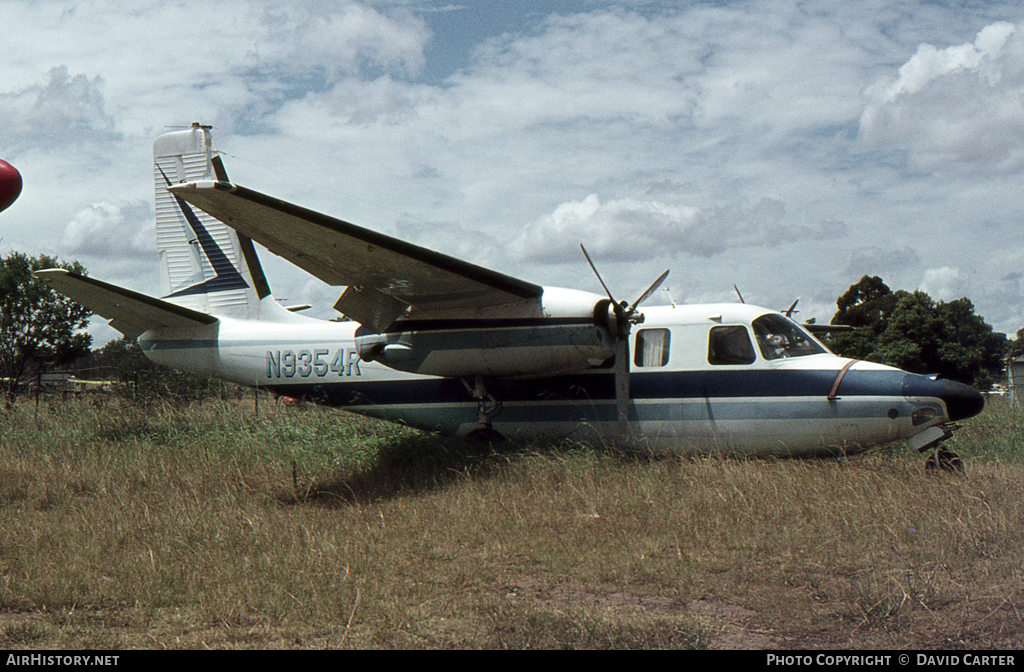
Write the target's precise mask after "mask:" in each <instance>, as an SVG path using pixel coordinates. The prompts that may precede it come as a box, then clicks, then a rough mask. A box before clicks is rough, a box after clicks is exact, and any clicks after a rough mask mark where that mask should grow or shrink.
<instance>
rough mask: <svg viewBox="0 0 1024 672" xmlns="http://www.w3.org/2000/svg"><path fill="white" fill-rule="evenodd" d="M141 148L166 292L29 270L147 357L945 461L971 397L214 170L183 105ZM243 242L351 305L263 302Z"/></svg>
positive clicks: (503, 411)
mask: <svg viewBox="0 0 1024 672" xmlns="http://www.w3.org/2000/svg"><path fill="white" fill-rule="evenodd" d="M154 160H155V165H154V168H153V173H154V179H155V181H156V228H157V245H158V250H159V257H160V273H161V295H162V298H159V299H157V298H152V297H150V296H146V295H143V294H139V293H137V292H133V291H130V290H127V289H123V288H120V287H116V286H113V285H110V284H107V283H104V282H100V281H98V280H94V279H92V278H88V277H82V276H79V275H76V274H74V273H71V272H69V271H66V270H61V269H50V270H45V271H40V272H39V275H41V276H42V277H44V278H45V279H46V280H47V281H48V282H49V283H50V285H51V286H52V287H54V288H55V289H57V290H58V291H60V292H63V293H64V294H66V295H68V296H69V297H71V298H73V299H75V300H77V301H79V302H80V303H82V304H84V305H85V306H87V307H88V308H90V309H91V310H93V311H94V312H96V313H98V314H99V315H101V316H103V317H105V318H107V319H109V320H110V324H111V325H112V326H113V327H114V328H115V329H118V330H119V331H121V332H122V333H124V334H125V335H126V336H128V337H130V338H137V339H138V342H139V344H140V346H141V347H142V350H143V352H145V353H146V355H147V356H148V357H150V358H151V359H152V360H154V361H156V362H159V363H161V364H166V365H168V366H172V367H176V368H179V369H184V370H188V371H193V372H196V373H200V374H209V375H214V376H217V377H220V378H223V379H226V380H229V381H233V382H235V383H238V384H241V385H248V386H256V387H258V388H263V389H269V390H272V391H273V392H275V393H278V394H281V395H287V396H290V397H298V398H302V399H307V400H311V401H316V402H320V403H323V404H328V405H333V406H342V407H345V408H347V409H348V410H350V411H353V412H356V413H361V414H364V415H368V416H373V417H377V418H384V419H388V420H393V421H398V422H403V423H406V424H408V425H411V426H413V427H418V428H422V429H424V430H428V431H441V432H448V433H455V434H463V435H474V436H481V435H482V436H483V437H485V438H492V439H493V438H496V437H497V436H499V435H500V436H505V437H510V438H537V437H543V438H558V437H568V436H571V437H576V438H579V439H583V440H588V441H598V442H605V441H608V442H616V443H618V442H620V441H625V442H628V443H629V444H631V445H635V446H638V447H640V448H643V449H649V450H652V451H674V452H685V453H694V452H697V453H730V454H735V453H757V454H777V455H836V454H844V453H850V452H855V451H858V450H863V449H865V448H868V447H871V446H877V445H881V444H886V443H890V442H894V441H898V440H903V439H906V440H907V441H908V443H909V444H910V446H911V447H912V448H915V449H918V450H922V451H924V450H928V449H931V452H932V457H931V458H930V460H932V462H933V463H934V464H939V463H940V462H941V463H942V464H943V465H945V464H948V463H950V462H951V461H952V460H953V457H955V456H953V457H951V454H949V453H948V451H946V450H945V449H944V448H943V442H944V441H945V440H947V439H948V438H949V437H950V436H951V435H952V431H953V429H954V428H955V426H954V425H953V424H952V423H953V422H955V421H957V420H960V419H962V418H967V417H970V416H972V415H975V414H976V413H978V412H979V411H980V410H981V409H982V406H983V403H984V402H983V399H982V396H981V395H980V394H979V393H978V392H976V391H975V390H974V389H972V388H970V387H968V386H966V385H962V384H959V383H955V382H951V381H944V380H936V379H934V378H932V377H928V376H922V375H916V374H912V373H907V372H904V371H901V370H898V369H894V368H891V367H888V366H882V365H879V364H873V363H870V362H863V361H854V360H850V359H845V358H842V357H837V356H835V355H833V354H832V353H830V352H829V351H828V349H827V348H826V347H825V346H823V345H822V344H821V343H820V342H819V341H818V340H817V339H816V338H814V336H812V335H811V333H809V332H808V331H807V330H806V329H805V328H804V327H802V326H801V325H798V324H797V323H796V322H794V321H792V320H791V319H789V318H788V317H786V316H785V315H783V314H782V313H779V312H776V311H771V310H767V309H765V308H758V307H756V306H752V305H750V304H714V305H682V306H660V307H650V308H644V309H643V312H641V311H640V305H641V304H642V302H643V301H644V300H645V299H647V298H649V296H650V295H651V294H652V293H653V292H654V291H655V290H656V289H657V287H658V286H659V285H660V284H661V282H662V280H664V277H665V275H667V272H666V273H665V274H663V275H662V276H661V277H660V278H658V280H656V281H655V282H654V283H653V284H652V285H651V287H650V289H648V290H647V292H645V293H644V294H643V295H642V296H640V297H639V298H638V299H637V300H635V301H634V302H633V303H631V304H630V303H627V302H626V301H622V302H619V301H616V300H615V298H613V297H612V293H611V292H610V291H608V289H607V287H605V295H604V296H602V295H600V294H593V293H589V292H583V291H578V290H573V289H562V288H557V287H542V286H540V285H535V284H533V283H530V282H526V281H524V280H520V279H518V278H513V277H510V276H508V275H504V274H501V273H498V272H495V271H493V270H490V269H487V268H482V267H480V266H476V265H473V264H470V263H467V262H465V261H461V260H459V259H455V258H452V257H449V256H446V255H444V254H440V253H438V252H434V251H431V250H428V249H425V248H422V247H419V246H417V245H412V244H410V243H407V242H404V241H401V240H396V239H395V238H392V237H389V236H386V235H383V234H380V233H377V232H375V231H370V230H368V229H364V228H361V227H358V226H355V225H353V224H350V223H348V222H344V221H341V220H338V219H334V218H332V217H328V216H326V215H322V214H319V213H316V212H313V211H310V210H307V209H305V208H301V207H299V206H297V205H293V204H291V203H286V202H284V201H281V200H278V199H275V198H272V197H270V196H266V195H264V194H261V193H258V192H256V191H253V190H251V189H247V188H245V187H242V186H239V185H236V184H233V183H232V182H230V181H229V180H228V176H227V174H226V172H225V170H224V166H223V163H222V162H221V160H220V157H219V156H217V155H216V153H215V152H214V151H213V149H212V143H211V138H210V133H209V129H208V127H203V126H199V125H198V124H195V125H193V127H192V128H190V129H188V130H184V131H176V132H172V133H168V134H166V135H163V136H161V137H160V138H158V139H157V141H156V143H155V144H154ZM253 241H256V242H258V243H260V244H261V245H264V246H266V247H267V248H268V249H269V250H271V251H272V252H274V253H276V254H278V255H280V256H282V257H284V258H285V259H287V260H289V261H291V262H292V263H294V264H296V265H298V266H299V267H301V268H303V269H305V270H306V271H308V272H310V273H312V274H313V275H315V276H316V277H318V278H320V279H321V280H323V281H325V282H327V283H328V284H330V285H335V286H339V287H340V286H345V287H346V289H345V290H344V293H343V294H342V295H341V298H340V299H339V300H338V302H337V304H336V306H335V308H336V309H337V310H339V311H340V312H342V313H344V314H345V315H346V316H348V317H349V318H351V321H348V322H328V321H323V320H317V319H313V318H309V317H306V316H303V315H300V314H297V312H295V311H293V310H289V309H287V308H284V307H282V306H281V305H279V304H278V303H277V302H276V301H275V299H274V297H273V295H272V294H271V291H270V287H269V285H268V283H267V279H266V277H265V276H264V274H263V270H262V268H261V266H260V262H259V260H258V259H257V256H256V251H255V249H254V246H253ZM583 254H584V255H585V258H586V260H587V261H588V263H590V264H591V266H593V263H592V262H591V260H590V257H589V255H586V250H583ZM594 271H595V273H596V271H597V269H596V267H595V268H594ZM598 279H599V280H600V275H598ZM601 285H602V286H604V282H603V281H601Z"/></svg>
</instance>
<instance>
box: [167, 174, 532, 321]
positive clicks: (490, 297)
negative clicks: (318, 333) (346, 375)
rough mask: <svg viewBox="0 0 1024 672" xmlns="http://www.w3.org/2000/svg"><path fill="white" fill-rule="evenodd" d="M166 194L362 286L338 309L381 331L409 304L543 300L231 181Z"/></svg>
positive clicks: (462, 306) (305, 264)
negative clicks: (172, 195)
mask: <svg viewBox="0 0 1024 672" xmlns="http://www.w3.org/2000/svg"><path fill="white" fill-rule="evenodd" d="M168 191H170V192H171V193H172V194H174V195H175V196H178V197H180V198H182V199H183V200H185V201H188V202H189V203H191V204H192V205H195V206H196V207H198V208H200V209H202V210H204V211H205V212H207V213H208V214H210V215H212V216H213V217H216V218H217V219H219V220H220V221H222V222H224V223H225V224H227V225H228V226H231V227H233V228H234V229H235V230H237V231H238V232H239V233H241V234H244V235H246V236H248V237H249V238H252V239H253V240H255V241H256V242H258V243H260V244H261V245H264V246H266V248H267V249H269V250H270V251H271V252H273V253H275V254H278V255H280V256H282V257H284V258H285V259H287V260H288V261H290V262H292V263H293V264H295V265H297V266H299V267H300V268H302V269H304V270H306V271H308V272H310V273H312V274H313V275H315V276H316V277H318V278H320V279H321V280H323V281H324V282H326V283H328V284H330V285H335V286H341V285H347V286H348V287H349V288H350V290H352V288H356V289H355V290H352V291H347V292H345V294H344V295H343V296H342V298H341V300H339V302H338V305H337V306H336V307H337V308H338V310H340V311H342V312H344V313H346V314H347V315H349V317H352V318H353V319H355V320H357V321H359V322H360V323H362V324H363V325H364V326H368V327H371V328H373V329H374V330H375V331H380V330H382V329H384V328H386V327H387V325H388V324H390V323H391V322H392V321H394V320H395V319H396V318H398V317H399V316H401V315H402V314H403V313H404V312H405V311H406V310H407V308H408V307H410V306H411V307H412V308H413V309H414V310H416V311H418V312H419V314H420V315H421V316H423V315H426V314H430V313H438V312H442V311H448V312H449V313H451V312H452V311H455V312H458V311H477V310H479V309H481V308H488V307H492V306H493V307H496V306H509V305H514V304H530V303H531V302H537V300H538V299H539V297H540V296H541V294H542V293H543V291H544V290H543V288H542V287H540V286H539V285H535V284H533V283H529V282H525V281H523V280H519V279H518V278H513V277H511V276H508V275H504V274H502V273H498V272H497V271H492V270H491V269H488V268H483V267H481V266H476V265H474V264H471V263H469V262H466V261H462V260H461V259H456V258H454V257H449V256H447V255H444V254H441V253H439V252H435V251H433V250H429V249H427V248H424V247H420V246H418V245H413V244H411V243H407V242H405V241H402V240H399V239H397V238H392V237H390V236H386V235H384V234H381V233H377V232H376V231H372V230H370V229H365V228H362V227H360V226H356V225H355V224H350V223H349V222H345V221H342V220H340V219H335V218H333V217H329V216H327V215H323V214H320V213H317V212H314V211H312V210H307V209H305V208H302V207H299V206H297V205H293V204H291V203H286V202H285V201H281V200H278V199H276V198H273V197H270V196H266V195H264V194H261V193H258V192H256V191H253V190H251V189H246V188H245V187H240V186H237V185H234V184H230V183H228V182H214V181H199V182H191V183H187V184H178V185H174V186H172V187H170V188H169V189H168ZM538 305H539V303H538Z"/></svg>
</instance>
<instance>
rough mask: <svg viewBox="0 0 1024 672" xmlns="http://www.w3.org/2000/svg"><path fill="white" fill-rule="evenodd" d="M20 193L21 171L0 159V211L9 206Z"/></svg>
mask: <svg viewBox="0 0 1024 672" xmlns="http://www.w3.org/2000/svg"><path fill="white" fill-rule="evenodd" d="M20 194H21V173H19V172H18V169H17V168H15V167H14V166H12V165H11V164H9V163H7V162H6V161H4V160H3V159H0V212H3V211H4V210H6V209H7V208H9V207H11V204H12V203H14V201H16V200H18V196H19V195H20Z"/></svg>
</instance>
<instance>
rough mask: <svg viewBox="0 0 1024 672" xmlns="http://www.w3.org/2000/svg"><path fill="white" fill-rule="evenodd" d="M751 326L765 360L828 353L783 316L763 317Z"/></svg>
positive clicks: (770, 315) (769, 315)
mask: <svg viewBox="0 0 1024 672" xmlns="http://www.w3.org/2000/svg"><path fill="white" fill-rule="evenodd" d="M750 326H752V327H753V328H754V335H755V336H756V337H757V347H758V348H760V349H761V356H762V357H764V358H765V359H779V358H781V357H803V356H805V355H818V354H821V353H823V352H826V350H825V348H823V347H822V346H821V344H820V343H818V342H817V341H815V340H814V339H813V338H811V336H810V335H808V334H807V332H805V331H804V330H803V329H801V328H800V327H799V326H798V325H797V324H796V323H795V322H793V321H792V320H789V319H787V318H785V317H783V316H782V315H772V314H768V315H762V316H761V317H759V318H757V319H756V320H754V321H753V322H752V323H751V325H750Z"/></svg>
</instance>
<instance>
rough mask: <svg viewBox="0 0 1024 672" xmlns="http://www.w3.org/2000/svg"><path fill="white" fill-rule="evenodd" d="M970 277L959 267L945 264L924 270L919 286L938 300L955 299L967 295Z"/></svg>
mask: <svg viewBox="0 0 1024 672" xmlns="http://www.w3.org/2000/svg"><path fill="white" fill-rule="evenodd" d="M969 285H970V282H969V278H968V277H967V276H965V275H964V274H963V272H962V271H961V270H960V269H958V268H952V267H950V266H943V267H941V268H929V269H927V270H926V271H925V272H924V279H922V280H921V284H920V285H919V288H920V289H921V291H923V292H926V293H927V294H929V295H930V296H931V297H932V298H933V299H936V300H937V301H954V300H956V299H959V298H961V297H964V296H967V294H968V288H969Z"/></svg>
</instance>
